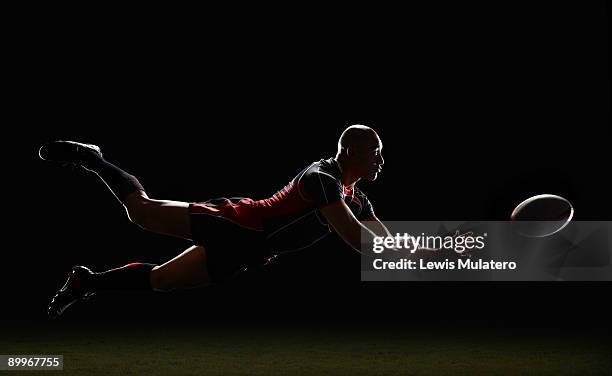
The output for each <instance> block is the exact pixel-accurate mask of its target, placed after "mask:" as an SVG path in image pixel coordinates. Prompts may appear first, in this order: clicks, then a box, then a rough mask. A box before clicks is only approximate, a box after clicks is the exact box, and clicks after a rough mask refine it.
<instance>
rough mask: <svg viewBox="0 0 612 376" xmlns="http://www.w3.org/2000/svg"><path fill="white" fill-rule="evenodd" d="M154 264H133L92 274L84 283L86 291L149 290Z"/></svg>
mask: <svg viewBox="0 0 612 376" xmlns="http://www.w3.org/2000/svg"><path fill="white" fill-rule="evenodd" d="M155 266H156V265H155V264H147V263H143V262H133V263H131V264H127V265H124V266H122V267H120V268H115V269H111V270H107V271H105V272H102V273H93V274H92V275H90V276H89V278H87V280H86V281H84V283H85V284H86V286H85V287H86V288H87V289H92V290H93V291H103V290H151V289H152V287H151V282H150V275H151V269H153V267H155Z"/></svg>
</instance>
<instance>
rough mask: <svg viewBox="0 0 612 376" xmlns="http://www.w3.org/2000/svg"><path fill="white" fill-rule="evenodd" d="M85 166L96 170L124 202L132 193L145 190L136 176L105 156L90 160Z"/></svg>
mask: <svg viewBox="0 0 612 376" xmlns="http://www.w3.org/2000/svg"><path fill="white" fill-rule="evenodd" d="M85 167H86V168H87V169H90V170H92V171H93V172H95V173H96V174H97V175H98V176H99V177H100V179H102V181H103V182H104V183H105V184H106V186H107V187H108V188H109V189H110V190H111V192H113V194H114V195H115V197H117V199H119V201H121V202H122V203H123V202H124V201H125V199H126V198H127V196H129V195H130V194H131V193H133V192H136V191H144V188H143V187H142V185H141V184H140V182H139V181H138V179H136V177H135V176H133V175H130V174H128V173H127V172H125V171H123V170H122V169H120V168H119V167H117V166H115V165H114V164H112V163H110V162H108V161H107V160H106V159H104V158H103V157H98V158H94V159H93V160H91V161H88V163H87V164H86V166H85Z"/></svg>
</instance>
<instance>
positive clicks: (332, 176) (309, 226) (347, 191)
mask: <svg viewBox="0 0 612 376" xmlns="http://www.w3.org/2000/svg"><path fill="white" fill-rule="evenodd" d="M340 175H341V170H340V165H339V164H338V162H337V161H336V160H335V159H334V158H329V159H321V160H320V161H317V162H313V163H311V164H310V165H309V166H308V167H306V168H304V169H303V170H302V171H301V172H300V173H299V174H297V175H296V176H295V178H293V179H292V180H291V181H290V182H289V184H287V185H286V186H285V187H284V188H283V189H281V190H279V191H278V192H276V193H275V194H274V195H273V196H272V197H269V198H266V199H262V200H253V199H250V198H241V197H234V198H220V199H213V200H209V201H207V202H204V203H197V204H191V205H190V213H191V214H192V215H199V214H202V215H213V216H217V217H222V218H225V219H227V220H230V221H232V222H234V223H236V224H238V225H240V226H242V227H245V228H248V229H251V230H255V231H262V232H263V234H264V235H265V238H266V243H267V246H268V247H269V248H270V249H271V250H272V251H274V252H284V251H290V250H297V249H301V248H304V247H307V246H309V245H311V244H313V243H314V242H316V241H318V240H320V239H322V238H323V237H324V236H326V235H328V234H329V233H330V232H331V228H330V226H329V225H328V224H327V222H326V221H325V219H324V218H323V216H322V215H321V211H320V209H321V208H323V207H325V206H326V205H329V204H332V203H335V202H338V201H340V200H344V202H345V203H346V204H347V206H348V207H349V208H350V209H351V211H352V212H353V214H354V215H355V217H357V219H359V220H368V219H372V218H373V217H374V209H373V208H372V204H371V203H370V201H369V200H368V198H367V197H366V195H365V194H364V193H363V192H362V191H361V190H359V189H358V188H356V187H354V188H350V187H344V186H343V185H342V182H341V181H340Z"/></svg>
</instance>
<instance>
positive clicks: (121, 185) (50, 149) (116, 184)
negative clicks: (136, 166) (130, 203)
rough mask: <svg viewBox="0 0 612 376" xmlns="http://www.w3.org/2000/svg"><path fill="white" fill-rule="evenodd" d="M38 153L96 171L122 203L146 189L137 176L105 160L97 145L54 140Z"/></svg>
mask: <svg viewBox="0 0 612 376" xmlns="http://www.w3.org/2000/svg"><path fill="white" fill-rule="evenodd" d="M38 154H39V156H40V158H41V159H43V160H46V161H53V162H60V163H68V164H75V165H79V166H82V167H84V168H85V169H87V170H89V171H93V172H95V173H96V174H97V175H98V176H99V177H100V179H102V181H103V182H104V183H105V184H106V185H107V186H108V188H109V189H110V190H111V192H113V194H114V195H115V197H117V199H118V200H119V201H120V202H121V203H123V202H124V201H125V199H126V198H127V197H128V196H129V195H130V194H132V193H134V192H137V191H144V188H143V187H142V185H141V184H140V182H139V181H138V179H136V177H134V176H133V175H130V174H128V173H127V172H125V171H123V170H122V169H120V168H119V167H117V166H115V165H114V164H112V163H110V162H108V161H107V160H105V159H104V158H103V157H102V152H101V151H100V148H99V147H98V146H96V145H91V144H82V143H79V142H73V141H53V142H49V143H47V144H45V145H43V146H42V147H41V148H40V150H39V152H38Z"/></svg>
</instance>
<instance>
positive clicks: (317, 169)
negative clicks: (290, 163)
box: [304, 158, 341, 181]
mask: <svg viewBox="0 0 612 376" xmlns="http://www.w3.org/2000/svg"><path fill="white" fill-rule="evenodd" d="M304 173H305V174H306V175H324V176H326V177H329V178H332V179H335V180H338V181H339V180H340V175H341V172H340V167H339V166H338V162H337V161H336V160H335V159H334V158H327V159H320V160H318V161H315V162H312V163H311V164H310V165H309V166H308V167H307V168H306V169H305V171H304Z"/></svg>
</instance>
